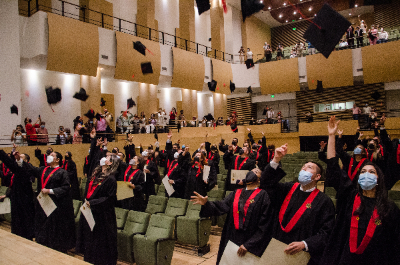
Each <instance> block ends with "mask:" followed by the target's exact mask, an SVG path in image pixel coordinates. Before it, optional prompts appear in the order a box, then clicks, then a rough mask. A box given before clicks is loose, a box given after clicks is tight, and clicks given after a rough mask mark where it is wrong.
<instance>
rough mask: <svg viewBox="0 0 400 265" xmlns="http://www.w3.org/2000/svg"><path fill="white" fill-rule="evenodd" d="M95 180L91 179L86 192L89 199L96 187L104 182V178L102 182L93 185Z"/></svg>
mask: <svg viewBox="0 0 400 265" xmlns="http://www.w3.org/2000/svg"><path fill="white" fill-rule="evenodd" d="M93 180H94V179H93ZM93 180H91V181H90V183H89V187H88V191H87V194H86V199H89V198H90V197H91V196H92V195H93V192H94V191H95V190H96V188H97V187H98V186H100V185H101V182H103V180H102V181H101V182H100V183H98V184H96V185H94V186H93Z"/></svg>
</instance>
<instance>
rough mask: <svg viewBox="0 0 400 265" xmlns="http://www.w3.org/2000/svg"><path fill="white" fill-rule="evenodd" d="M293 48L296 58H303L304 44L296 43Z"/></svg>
mask: <svg viewBox="0 0 400 265" xmlns="http://www.w3.org/2000/svg"><path fill="white" fill-rule="evenodd" d="M295 48H296V54H297V57H303V50H304V44H303V43H302V42H300V41H298V42H297V44H296V46H295Z"/></svg>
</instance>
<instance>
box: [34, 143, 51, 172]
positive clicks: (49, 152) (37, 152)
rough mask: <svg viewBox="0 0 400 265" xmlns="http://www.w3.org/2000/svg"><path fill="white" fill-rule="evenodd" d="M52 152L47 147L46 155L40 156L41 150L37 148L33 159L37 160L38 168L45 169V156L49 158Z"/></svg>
mask: <svg viewBox="0 0 400 265" xmlns="http://www.w3.org/2000/svg"><path fill="white" fill-rule="evenodd" d="M52 152H53V148H51V147H48V148H47V150H46V154H42V150H40V149H39V147H37V148H36V149H35V157H36V158H37V159H38V160H39V167H47V166H48V165H47V156H49V155H50V154H51V153H52Z"/></svg>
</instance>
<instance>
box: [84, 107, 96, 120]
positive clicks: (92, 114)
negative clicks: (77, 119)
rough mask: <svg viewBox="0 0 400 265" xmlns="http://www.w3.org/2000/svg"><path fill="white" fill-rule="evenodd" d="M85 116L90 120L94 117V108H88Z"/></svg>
mask: <svg viewBox="0 0 400 265" xmlns="http://www.w3.org/2000/svg"><path fill="white" fill-rule="evenodd" d="M83 115H84V116H86V117H88V118H89V119H90V120H91V119H93V118H94V111H93V110H92V109H90V110H88V112H86V113H85V114H83Z"/></svg>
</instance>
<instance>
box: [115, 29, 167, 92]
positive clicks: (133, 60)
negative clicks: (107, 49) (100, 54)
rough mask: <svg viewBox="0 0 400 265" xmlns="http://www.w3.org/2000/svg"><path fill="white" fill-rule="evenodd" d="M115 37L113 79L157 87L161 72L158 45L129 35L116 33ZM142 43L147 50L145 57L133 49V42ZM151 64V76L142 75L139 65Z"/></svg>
mask: <svg viewBox="0 0 400 265" xmlns="http://www.w3.org/2000/svg"><path fill="white" fill-rule="evenodd" d="M116 37H117V64H116V66H115V76H114V78H115V79H122V80H127V81H135V82H141V83H147V84H153V85H158V82H159V79H160V72H161V50H160V44H159V43H158V42H154V41H151V40H145V39H142V38H139V37H135V36H132V35H130V34H126V33H121V32H119V31H117V32H116ZM135 41H140V42H142V43H143V44H144V45H145V46H146V47H147V49H149V50H150V51H151V53H150V52H149V51H146V56H144V55H143V54H141V53H139V52H138V51H136V50H135V49H134V48H133V42H135ZM144 62H151V66H152V67H153V73H152V74H145V75H144V74H142V70H141V63H144Z"/></svg>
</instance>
